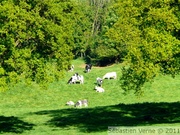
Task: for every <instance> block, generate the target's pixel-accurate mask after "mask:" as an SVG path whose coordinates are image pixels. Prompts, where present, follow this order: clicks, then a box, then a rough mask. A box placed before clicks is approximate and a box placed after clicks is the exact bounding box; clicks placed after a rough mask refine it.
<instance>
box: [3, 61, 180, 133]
mask: <svg viewBox="0 0 180 135" xmlns="http://www.w3.org/2000/svg"><path fill="white" fill-rule="evenodd" d="M73 64H74V65H75V70H74V72H67V74H66V77H65V78H64V79H62V80H60V81H59V82H54V83H52V84H51V85H50V86H49V87H48V89H46V90H42V89H40V88H39V87H38V86H37V85H35V84H34V85H33V86H31V87H30V86H26V85H25V84H23V83H22V84H17V85H16V86H14V87H11V88H10V90H8V91H5V92H0V134H3V135H14V134H22V135H61V134H62V135H83V134H87V133H88V134H91V135H107V134H108V132H107V131H108V126H119V127H120V126H179V125H180V102H179V101H180V76H176V78H174V79H173V78H171V77H170V76H162V75H160V76H158V77H156V78H155V81H154V82H153V83H147V84H146V85H145V86H144V88H143V89H144V94H143V96H141V97H137V96H135V95H134V94H133V92H129V93H128V94H126V95H125V94H124V93H123V91H122V89H121V87H120V85H119V79H120V76H121V70H120V69H121V66H122V65H121V64H114V65H111V66H107V67H92V71H91V72H90V73H84V72H83V71H84V67H85V63H84V61H83V60H81V59H77V60H74V61H73ZM110 71H116V72H117V75H118V77H117V79H116V80H113V79H111V80H104V82H103V88H104V89H105V92H104V93H96V92H95V90H94V87H95V85H96V78H97V77H102V76H103V75H104V74H105V73H106V72H110ZM75 72H78V73H79V74H81V75H84V79H85V81H84V84H82V85H80V84H73V85H68V84H67V81H68V80H69V78H70V77H71V76H72V75H73V74H74V73H75ZM79 99H88V101H89V106H88V107H86V108H85V107H82V108H74V107H70V106H66V105H65V103H66V102H67V101H69V100H72V101H74V102H76V101H78V100H79Z"/></svg>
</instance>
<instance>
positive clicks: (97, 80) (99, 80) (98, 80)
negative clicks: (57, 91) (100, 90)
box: [96, 77, 103, 87]
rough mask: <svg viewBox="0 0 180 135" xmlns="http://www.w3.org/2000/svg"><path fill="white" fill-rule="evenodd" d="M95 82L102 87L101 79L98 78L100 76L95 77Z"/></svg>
mask: <svg viewBox="0 0 180 135" xmlns="http://www.w3.org/2000/svg"><path fill="white" fill-rule="evenodd" d="M96 83H97V85H98V86H100V87H102V83H103V79H102V78H100V77H97V78H96Z"/></svg>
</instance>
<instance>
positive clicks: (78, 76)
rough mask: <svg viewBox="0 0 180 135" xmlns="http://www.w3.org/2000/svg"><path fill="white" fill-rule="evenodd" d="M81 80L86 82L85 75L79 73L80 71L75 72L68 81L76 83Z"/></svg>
mask: <svg viewBox="0 0 180 135" xmlns="http://www.w3.org/2000/svg"><path fill="white" fill-rule="evenodd" d="M77 82H79V83H80V84H83V83H84V77H83V76H82V75H79V74H78V73H75V74H74V75H73V76H71V78H70V79H69V81H68V84H76V83H77Z"/></svg>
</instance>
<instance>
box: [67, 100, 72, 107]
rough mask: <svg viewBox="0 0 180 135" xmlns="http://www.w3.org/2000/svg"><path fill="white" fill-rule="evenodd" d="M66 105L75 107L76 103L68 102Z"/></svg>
mask: <svg viewBox="0 0 180 135" xmlns="http://www.w3.org/2000/svg"><path fill="white" fill-rule="evenodd" d="M66 105H69V106H73V105H74V102H73V101H68V102H67V103H66Z"/></svg>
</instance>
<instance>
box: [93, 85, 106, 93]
mask: <svg viewBox="0 0 180 135" xmlns="http://www.w3.org/2000/svg"><path fill="white" fill-rule="evenodd" d="M95 90H96V92H100V93H102V92H104V91H105V90H104V89H103V88H102V87H98V86H95Z"/></svg>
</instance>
